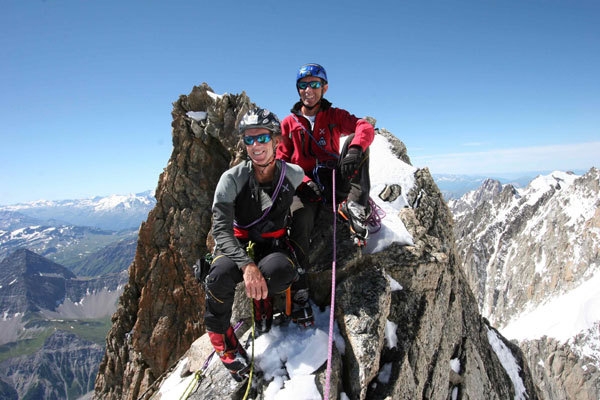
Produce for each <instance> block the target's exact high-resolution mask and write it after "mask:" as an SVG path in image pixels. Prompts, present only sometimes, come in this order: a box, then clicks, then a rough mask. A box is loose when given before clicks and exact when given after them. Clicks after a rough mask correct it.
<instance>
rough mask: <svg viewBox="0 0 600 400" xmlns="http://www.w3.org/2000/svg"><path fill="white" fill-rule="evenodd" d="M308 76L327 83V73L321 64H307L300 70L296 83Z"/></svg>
mask: <svg viewBox="0 0 600 400" xmlns="http://www.w3.org/2000/svg"><path fill="white" fill-rule="evenodd" d="M306 76H316V77H318V78H321V79H323V81H324V82H325V83H327V72H325V68H323V67H322V66H320V65H319V64H305V65H303V66H301V67H300V69H299V70H298V74H296V82H298V81H299V80H300V79H302V78H304V77H306Z"/></svg>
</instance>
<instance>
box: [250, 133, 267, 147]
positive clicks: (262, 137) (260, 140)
mask: <svg viewBox="0 0 600 400" xmlns="http://www.w3.org/2000/svg"><path fill="white" fill-rule="evenodd" d="M255 141H256V142H258V143H262V144H264V143H269V142H270V141H271V134H270V133H261V134H260V135H256V136H244V143H246V145H247V146H252V145H253V144H254V142H255Z"/></svg>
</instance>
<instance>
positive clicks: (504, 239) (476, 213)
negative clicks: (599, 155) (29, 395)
mask: <svg viewBox="0 0 600 400" xmlns="http://www.w3.org/2000/svg"><path fill="white" fill-rule="evenodd" d="M449 205H450V207H451V209H452V211H453V213H454V216H455V225H454V231H455V235H456V238H457V248H458V252H459V254H460V256H461V258H462V259H463V262H464V270H465V274H466V277H467V279H468V281H469V283H470V285H471V288H472V290H473V292H474V294H475V296H476V297H477V299H478V303H479V307H480V310H481V312H482V314H483V315H484V316H485V317H486V318H489V320H490V321H491V322H492V324H494V325H496V326H499V327H505V326H506V325H507V324H509V323H510V322H511V320H513V319H516V318H517V317H518V316H519V315H520V314H521V313H524V312H526V311H528V310H535V309H536V307H539V306H541V305H543V304H546V303H548V302H549V301H550V300H552V299H554V298H558V297H560V296H562V295H565V294H567V293H569V292H570V291H572V290H575V289H577V288H579V287H581V286H582V284H584V283H586V282H587V281H588V280H590V279H591V278H592V277H594V276H595V275H596V274H597V272H596V271H597V269H598V265H599V261H600V260H599V254H598V248H600V234H599V232H600V173H599V171H598V169H596V168H591V169H590V170H589V171H588V172H587V173H585V174H583V175H582V176H577V175H575V174H572V173H565V172H560V171H555V172H553V173H551V174H549V175H547V176H539V177H537V178H536V179H534V180H533V181H532V182H531V183H530V184H529V185H528V186H527V187H526V188H523V189H517V188H515V187H514V186H512V185H502V184H500V182H498V181H494V180H488V181H486V182H484V184H483V185H482V186H481V187H480V188H479V189H477V190H475V191H472V192H470V193H467V194H466V195H464V196H463V197H461V198H460V199H458V200H452V201H450V202H449ZM580 312H584V311H583V310H569V313H580ZM598 326H599V323H598V322H596V324H595V325H594V326H593V327H590V328H589V329H588V330H587V331H583V332H580V333H579V334H578V335H577V336H576V337H574V338H571V339H570V340H568V341H564V340H561V341H559V340H556V339H553V338H550V337H541V338H539V339H537V340H524V341H522V342H520V343H519V345H520V347H521V348H522V349H523V351H524V354H525V357H526V358H527V359H528V363H529V365H530V366H531V369H532V372H533V375H534V380H535V382H536V384H537V385H538V386H539V387H540V389H541V391H542V394H543V398H545V399H548V400H562V399H574V398H577V399H596V398H598V397H599V396H600V369H599V368H600V334H599V333H598V332H599V331H598Z"/></svg>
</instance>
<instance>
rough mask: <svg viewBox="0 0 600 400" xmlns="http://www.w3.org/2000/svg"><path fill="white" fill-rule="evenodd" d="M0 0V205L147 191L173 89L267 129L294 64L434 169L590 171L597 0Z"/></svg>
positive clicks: (598, 81)
mask: <svg viewBox="0 0 600 400" xmlns="http://www.w3.org/2000/svg"><path fill="white" fill-rule="evenodd" d="M0 4H1V6H0V7H1V9H2V13H0V59H1V60H2V61H1V62H0V77H1V80H2V81H1V82H2V85H1V88H2V90H1V95H0V135H1V136H0V144H1V146H0V170H1V171H2V184H1V185H0V204H13V203H17V202H26V201H33V200H39V199H46V200H58V199H74V198H85V197H92V196H95V195H109V194H127V193H135V192H141V191H144V190H149V189H154V188H156V185H157V183H158V178H159V174H160V173H161V172H162V170H163V168H164V167H165V166H166V164H167V161H168V159H169V157H170V154H171V151H172V144H171V125H170V124H171V109H172V103H173V102H174V101H175V100H177V98H178V97H179V96H180V95H182V94H188V93H189V92H190V91H191V90H192V88H193V86H194V85H198V84H201V83H202V82H206V83H208V84H209V85H210V86H211V87H212V88H213V89H214V90H215V92H217V93H219V94H222V93H241V92H242V91H245V92H246V93H247V94H248V96H249V97H250V99H251V100H252V101H254V102H255V103H257V104H258V105H260V106H262V107H266V108H269V109H271V110H272V111H274V112H275V113H277V114H278V115H279V116H280V117H281V118H283V117H284V116H285V115H286V114H287V113H288V112H289V109H290V107H291V105H292V104H293V103H294V102H295V101H296V100H297V93H296V91H295V87H294V84H295V74H296V70H297V68H298V67H299V66H300V65H302V64H304V63H307V62H318V63H321V64H322V65H324V66H325V68H326V69H327V72H328V76H329V91H328V93H327V96H326V97H327V98H328V99H329V100H330V101H331V102H333V104H334V106H338V107H342V108H345V109H347V110H349V111H351V112H352V113H354V114H356V115H357V116H365V115H369V116H372V117H374V118H376V119H377V126H378V127H380V128H386V129H387V130H389V131H391V132H392V133H393V134H395V135H396V136H397V137H399V138H400V139H401V140H403V141H404V143H405V144H406V146H407V148H408V153H409V156H410V157H411V160H412V163H413V165H415V166H418V167H429V169H430V170H431V172H433V173H456V174H464V173H470V174H487V175H490V176H492V175H495V176H501V175H502V174H509V173H520V172H523V171H531V170H555V169H560V170H567V169H573V170H587V169H589V168H590V167H591V166H596V167H600V162H598V161H600V156H598V154H600V73H599V72H598V71H600V24H599V23H598V21H600V2H598V1H595V0H594V1H591V0H590V1H583V0H581V1H553V0H539V1H533V0H502V1H491V0H487V1H486V0H477V1H475V0H473V1H450V0H448V1H416V0H415V1H385V2H383V1H370V2H356V1H344V2H342V1H338V2H332V1H323V2H318V3H314V5H311V6H308V5H306V4H307V3H299V2H287V1H276V0H267V1H262V2H243V1H239V2H236V1H220V2H217V1H214V2H200V1H178V0H173V1H163V0H161V1H159V0H145V1H113V0H103V1H89V0H88V1H83V0H79V1H75V0H68V1H67V0H61V1H59V0H45V1H26V2H25V1H21V0H2V1H1V3H0Z"/></svg>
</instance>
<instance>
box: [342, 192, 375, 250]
mask: <svg viewBox="0 0 600 400" xmlns="http://www.w3.org/2000/svg"><path fill="white" fill-rule="evenodd" d="M338 214H339V215H340V216H341V217H342V218H343V219H344V220H346V221H347V222H348V224H349V226H350V231H351V232H352V233H353V234H354V235H356V236H357V237H358V239H362V240H363V241H365V240H366V239H367V237H368V236H369V230H368V229H367V210H366V208H365V206H361V205H360V204H358V203H357V202H355V201H352V200H350V201H348V200H345V201H343V202H342V203H340V205H339V206H338Z"/></svg>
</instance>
